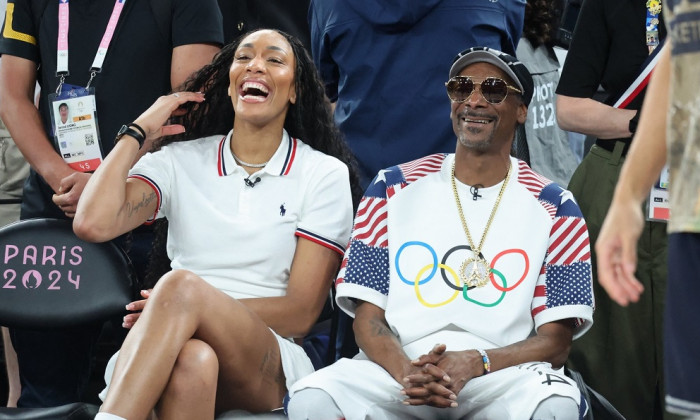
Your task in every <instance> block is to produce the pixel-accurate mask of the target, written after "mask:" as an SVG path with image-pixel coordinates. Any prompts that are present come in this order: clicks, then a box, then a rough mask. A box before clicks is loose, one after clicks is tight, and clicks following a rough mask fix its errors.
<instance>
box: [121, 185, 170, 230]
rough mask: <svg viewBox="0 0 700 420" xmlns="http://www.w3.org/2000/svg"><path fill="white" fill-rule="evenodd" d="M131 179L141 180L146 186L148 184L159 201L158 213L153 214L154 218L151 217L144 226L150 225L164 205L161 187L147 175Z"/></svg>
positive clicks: (157, 204)
mask: <svg viewBox="0 0 700 420" xmlns="http://www.w3.org/2000/svg"><path fill="white" fill-rule="evenodd" d="M129 178H133V179H139V180H141V181H143V182H145V183H146V184H148V186H150V187H151V188H152V189H153V192H155V193H156V200H157V203H156V211H155V213H153V216H151V217H150V218H149V219H148V220H146V222H145V223H144V224H146V225H150V224H151V223H153V222H154V221H155V220H156V216H157V215H158V212H159V211H160V206H161V204H162V197H163V193H162V192H161V190H160V187H159V186H158V184H156V183H155V181H153V180H152V179H151V178H149V177H147V176H146V175H141V174H133V175H129Z"/></svg>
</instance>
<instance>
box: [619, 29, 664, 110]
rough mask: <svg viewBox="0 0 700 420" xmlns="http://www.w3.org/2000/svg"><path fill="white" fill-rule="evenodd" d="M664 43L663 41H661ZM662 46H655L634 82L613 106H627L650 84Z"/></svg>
mask: <svg viewBox="0 0 700 420" xmlns="http://www.w3.org/2000/svg"><path fill="white" fill-rule="evenodd" d="M661 44H663V41H661ZM660 51H661V48H654V50H653V51H652V52H651V54H650V55H649V57H647V59H646V60H644V63H643V64H642V67H641V71H640V73H639V75H638V76H637V78H636V79H634V82H632V84H631V85H630V87H628V88H627V90H626V91H625V92H624V93H623V94H622V96H620V97H619V98H618V99H617V101H615V104H614V105H613V107H615V108H627V106H628V105H629V104H630V102H632V100H633V99H634V98H636V97H637V95H639V94H640V93H641V92H642V91H643V90H644V89H645V88H646V87H647V85H648V84H649V79H650V78H651V73H652V72H653V71H654V67H655V66H656V63H658V62H659V59H660V58H661V54H659V52H660Z"/></svg>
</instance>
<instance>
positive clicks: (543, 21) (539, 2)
mask: <svg viewBox="0 0 700 420" xmlns="http://www.w3.org/2000/svg"><path fill="white" fill-rule="evenodd" d="M561 13H562V1H561V0H527V3H526V4H525V23H524V25H523V37H524V38H525V39H527V40H528V41H530V44H532V47H533V48H537V47H539V46H540V45H542V44H544V45H546V46H547V47H552V46H554V38H555V36H556V33H557V30H558V29H559V19H560V18H561Z"/></svg>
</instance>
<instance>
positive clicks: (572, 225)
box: [518, 161, 593, 325]
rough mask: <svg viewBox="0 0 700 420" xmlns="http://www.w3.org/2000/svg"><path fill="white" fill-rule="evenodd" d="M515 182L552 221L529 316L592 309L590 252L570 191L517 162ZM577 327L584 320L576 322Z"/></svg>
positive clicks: (584, 230) (580, 218) (588, 241)
mask: <svg viewBox="0 0 700 420" xmlns="http://www.w3.org/2000/svg"><path fill="white" fill-rule="evenodd" d="M518 181H519V182H520V184H522V185H523V186H524V187H525V188H527V190H528V191H530V192H531V193H532V194H533V196H534V197H535V198H536V199H537V200H538V202H539V203H540V204H541V205H542V207H543V208H544V209H545V210H546V211H547V213H548V214H549V215H550V217H552V227H551V230H550V234H549V244H548V248H547V255H546V257H545V261H544V262H543V264H542V268H541V270H540V276H539V278H538V280H537V286H536V287H535V295H534V300H533V306H532V308H533V309H532V316H533V317H535V315H537V314H538V313H540V312H542V311H543V310H545V309H548V308H553V307H557V306H564V305H591V306H592V305H593V297H592V296H593V295H592V289H591V282H592V277H591V250H590V240H589V238H588V229H587V228H586V222H585V221H584V220H583V215H582V214H581V210H580V209H579V207H578V205H577V204H576V202H575V201H574V199H573V196H572V195H571V193H570V192H569V191H566V190H564V189H563V188H561V187H560V186H559V185H557V184H555V183H554V182H552V181H550V180H548V179H547V178H545V177H543V176H541V175H539V174H537V173H536V172H534V171H533V170H532V169H531V168H530V167H529V166H528V165H527V164H526V163H525V162H522V161H520V162H519V175H518ZM576 322H577V325H579V324H581V323H583V320H577V321H576Z"/></svg>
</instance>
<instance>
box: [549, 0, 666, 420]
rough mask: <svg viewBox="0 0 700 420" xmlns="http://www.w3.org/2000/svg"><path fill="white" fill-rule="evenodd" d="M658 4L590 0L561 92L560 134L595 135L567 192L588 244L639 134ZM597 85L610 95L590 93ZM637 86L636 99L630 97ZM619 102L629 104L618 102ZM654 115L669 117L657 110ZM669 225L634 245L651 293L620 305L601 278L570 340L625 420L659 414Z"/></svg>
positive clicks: (650, 225)
mask: <svg viewBox="0 0 700 420" xmlns="http://www.w3.org/2000/svg"><path fill="white" fill-rule="evenodd" d="M660 12H661V3H660V2H659V1H657V0H651V1H647V0H619V1H614V2H613V1H608V0H586V1H585V2H584V4H583V7H582V9H581V13H580V15H579V18H578V23H577V25H576V29H575V31H574V36H573V40H572V42H571V46H570V48H569V51H568V53H567V57H566V61H565V63H564V68H563V71H562V74H561V79H560V81H559V86H558V88H557V95H558V98H557V120H558V122H559V126H560V127H561V128H563V129H564V130H570V131H576V132H579V133H584V134H587V135H590V136H595V137H597V140H596V143H595V145H594V146H593V147H591V150H590V151H589V152H588V154H587V155H586V157H584V159H583V161H582V162H581V165H579V167H578V168H577V169H576V172H575V173H574V175H573V177H572V178H571V182H570V183H569V190H570V191H571V192H572V193H573V194H574V197H575V198H576V200H577V201H578V203H579V206H580V207H581V211H582V212H583V216H584V218H585V220H586V224H587V225H588V231H589V232H590V235H591V242H592V243H595V241H596V240H597V238H598V233H599V231H600V227H601V224H602V223H603V219H604V218H605V215H606V213H607V212H608V208H609V207H610V203H611V200H612V196H613V191H614V188H615V184H616V183H617V179H618V177H619V174H620V169H621V167H622V163H623V161H624V160H625V155H626V154H627V150H628V149H629V146H630V143H631V142H632V138H631V137H632V135H633V134H634V132H635V130H636V125H637V121H638V117H639V111H638V110H639V109H640V108H641V106H642V102H643V96H644V92H645V89H643V88H644V86H645V85H644V84H639V85H638V86H636V85H635V81H636V80H637V76H638V75H640V74H641V73H643V71H642V69H643V68H646V69H649V67H648V66H647V65H646V63H647V62H648V60H649V59H650V52H651V53H658V50H657V49H656V47H657V46H658V44H659V42H660V41H661V40H663V39H664V38H665V36H666V28H665V26H664V22H663V17H662V15H661V14H660ZM599 86H602V87H603V89H604V90H605V92H606V93H607V94H608V97H607V99H606V100H605V101H604V102H603V103H601V102H598V101H595V100H593V99H591V98H592V96H593V95H594V94H595V93H596V91H597V89H598V87H599ZM631 86H636V87H637V89H633V91H634V93H639V94H637V95H636V96H635V95H634V94H632V95H624V93H625V92H626V91H628V89H629V88H630V87H631ZM620 98H623V101H624V102H625V103H628V105H627V106H626V107H620V106H618V107H614V106H613V105H615V104H616V102H618V100H619V99H620ZM657 111H658V112H664V111H663V110H661V109H659V110H657ZM666 249H667V248H666V224H665V223H659V222H646V223H645V226H644V233H643V234H642V240H641V241H640V242H639V244H638V246H637V259H638V261H639V264H638V266H637V271H636V276H637V278H638V279H639V280H640V281H641V282H642V284H643V285H644V287H645V288H646V289H647V290H649V291H650V292H649V293H646V294H645V295H643V297H642V299H641V300H640V301H639V302H638V303H636V304H635V305H632V306H629V307H625V308H623V307H620V306H619V305H617V304H616V303H614V302H613V301H612V300H611V299H610V298H609V297H608V296H607V295H606V293H605V291H604V290H603V289H602V287H601V286H600V284H599V283H598V281H597V276H596V272H597V270H596V267H597V259H596V254H595V253H593V254H592V257H593V267H594V270H593V273H594V277H595V281H594V287H595V297H596V311H595V314H594V320H595V324H594V326H593V328H591V331H590V332H589V333H588V334H587V335H586V336H585V337H584V338H583V339H582V340H579V341H577V342H575V343H574V345H573V347H572V349H571V355H570V357H569V364H570V366H571V367H572V368H573V369H575V370H578V371H579V372H580V373H581V375H582V376H583V378H584V379H585V380H586V382H587V383H588V384H589V385H590V386H591V387H592V388H593V389H595V390H596V391H598V392H600V393H601V394H602V395H603V396H605V397H606V398H607V399H608V400H609V401H610V402H611V403H612V404H613V405H614V406H615V407H616V408H617V409H618V410H619V411H620V413H622V415H624V416H625V417H626V418H629V419H640V420H642V419H658V418H661V416H662V415H663V414H662V413H663V395H664V385H663V384H664V381H663V366H662V365H663V363H662V360H663V357H662V354H663V351H662V346H663V343H662V340H661V337H662V318H663V311H664V301H665V294H666V270H667V269H666V256H667V251H666Z"/></svg>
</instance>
